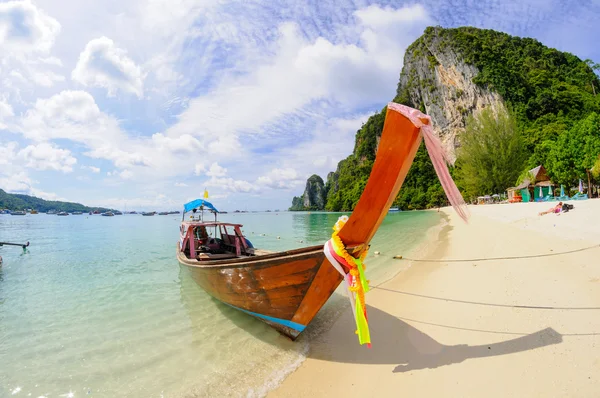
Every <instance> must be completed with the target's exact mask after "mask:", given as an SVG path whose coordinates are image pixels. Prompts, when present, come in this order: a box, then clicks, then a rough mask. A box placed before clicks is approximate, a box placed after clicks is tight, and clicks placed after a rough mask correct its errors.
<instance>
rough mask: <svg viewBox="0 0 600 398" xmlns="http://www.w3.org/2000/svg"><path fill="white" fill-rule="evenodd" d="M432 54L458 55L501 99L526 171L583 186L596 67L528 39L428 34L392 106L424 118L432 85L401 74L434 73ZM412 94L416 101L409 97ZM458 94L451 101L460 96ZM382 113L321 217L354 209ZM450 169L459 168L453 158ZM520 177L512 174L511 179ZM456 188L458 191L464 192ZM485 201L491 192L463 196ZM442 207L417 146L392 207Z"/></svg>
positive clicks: (596, 108)
mask: <svg viewBox="0 0 600 398" xmlns="http://www.w3.org/2000/svg"><path fill="white" fill-rule="evenodd" d="M432 47H435V48H437V50H438V51H444V50H452V51H454V52H455V53H457V54H459V57H462V61H463V62H465V63H466V64H469V65H474V66H475V67H477V69H478V70H479V73H478V74H477V76H476V77H475V78H474V79H473V82H474V83H476V84H477V85H478V86H479V87H482V88H485V89H487V90H490V91H492V92H496V93H498V94H500V95H501V96H502V99H503V100H504V101H505V105H506V107H507V108H508V109H510V110H511V113H512V114H513V115H514V117H515V118H516V125H517V129H518V130H519V132H520V135H521V137H522V139H523V141H524V151H525V157H526V159H527V161H526V162H525V168H526V169H527V168H533V167H535V166H537V165H539V164H543V165H544V166H545V167H546V169H547V170H548V173H549V175H550V177H551V178H552V179H553V180H554V181H555V182H557V183H563V184H567V185H568V184H575V183H576V180H577V179H579V178H586V173H587V171H588V170H590V169H591V168H592V166H593V165H594V162H595V161H596V159H597V158H598V152H600V144H598V142H600V120H599V116H598V114H600V95H599V93H600V80H599V79H598V76H596V74H595V73H594V69H596V70H597V68H598V66H597V65H595V64H593V63H592V62H591V61H582V60H581V59H579V58H578V57H576V56H574V55H572V54H569V53H565V52H560V51H558V50H555V49H552V48H548V47H546V46H544V45H543V44H541V43H540V42H538V41H537V40H534V39H529V38H519V37H514V36H510V35H508V34H505V33H501V32H496V31H493V30H482V29H476V28H471V27H465V28H457V29H442V28H439V27H435V28H433V27H430V28H427V29H426V30H425V33H424V34H423V36H421V37H420V38H419V39H417V40H416V41H415V42H414V43H413V44H412V45H411V46H410V47H409V48H408V50H407V54H406V55H405V67H404V69H403V71H402V74H403V75H404V76H408V78H407V79H406V81H407V83H406V84H404V85H402V84H399V86H398V89H397V96H396V98H394V101H395V102H398V103H402V104H405V105H408V106H411V107H414V108H417V109H421V110H422V111H425V109H426V106H430V105H431V104H432V103H435V102H436V101H437V99H436V96H435V95H432V96H431V97H428V96H427V95H425V96H424V95H423V92H425V93H435V91H436V85H439V82H435V81H432V80H431V79H429V80H427V81H424V80H420V79H419V77H418V76H419V74H418V73H416V71H415V70H414V69H413V70H407V65H406V59H407V58H409V57H413V58H414V57H425V58H426V59H427V64H428V65H429V66H428V67H429V68H430V69H431V70H434V69H435V68H436V66H437V65H438V61H437V59H436V58H435V56H433V55H432V53H431V51H430V50H431V48H432ZM415 90H416V92H418V93H419V95H415V94H414V93H415ZM459 91H460V90H457V92H456V93H455V96H456V97H460V96H461V95H463V93H462V91H460V92H459ZM424 98H425V99H424ZM425 101H428V102H427V103H426V102H425ZM438 105H440V104H438ZM443 105H444V104H442V106H443ZM385 111H386V109H385V108H384V109H383V110H382V111H381V112H379V113H376V114H375V115H373V116H371V118H370V119H369V120H368V121H367V123H365V124H364V125H363V126H362V127H361V129H360V130H358V132H357V134H356V142H355V147H354V152H353V153H352V154H351V155H350V156H349V157H348V158H347V159H345V160H343V161H342V162H340V163H339V165H338V169H337V171H336V174H337V177H338V179H337V184H336V186H337V189H331V188H330V190H329V193H328V196H327V203H326V209H328V210H334V211H339V210H352V209H353V208H354V206H355V205H356V203H357V201H358V199H359V198H360V195H361V193H362V190H363V188H364V186H365V185H366V182H367V179H368V176H369V173H370V171H371V167H372V165H373V161H374V158H375V153H376V148H377V143H378V138H379V137H380V136H381V132H382V129H383V122H384V118H385ZM465 112H468V111H467V110H466V109H465V110H464V112H463V110H461V113H463V114H464V116H467V114H465ZM463 160H464V159H463ZM457 162H458V164H460V163H461V159H460V157H459V158H458V160H457ZM515 167H516V168H520V167H521V166H520V165H518V164H515ZM521 171H522V170H516V171H515V174H516V175H519V174H520V173H521ZM451 172H453V173H454V171H453V170H451ZM459 174H460V173H459ZM509 181H510V179H509V180H502V181H501V182H498V183H497V184H495V185H494V186H493V189H495V190H498V191H500V190H503V189H506V188H507V186H506V185H513V184H515V183H516V181H512V182H509ZM457 182H458V185H459V187H463V186H464V185H465V184H464V182H463V181H460V180H459V181H457ZM481 189H483V188H481ZM490 189H492V188H490ZM491 193H496V192H487V191H486V192H484V191H471V192H469V194H470V195H481V194H491ZM498 193H500V192H498ZM445 203H446V200H445V197H444V194H443V192H442V189H441V186H440V184H439V182H438V180H437V176H436V174H435V171H434V169H433V166H432V165H431V162H430V160H429V157H428V155H427V154H426V152H425V150H424V147H423V145H422V146H421V148H420V149H419V151H418V152H417V155H416V157H415V161H414V163H413V165H412V168H411V170H410V172H409V173H408V175H407V177H406V180H405V182H404V185H403V186H402V190H401V191H400V193H399V195H398V198H397V199H396V201H395V202H394V204H395V205H397V206H399V207H401V208H402V209H422V208H427V207H435V206H439V205H443V204H445Z"/></svg>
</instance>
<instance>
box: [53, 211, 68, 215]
mask: <svg viewBox="0 0 600 398" xmlns="http://www.w3.org/2000/svg"><path fill="white" fill-rule="evenodd" d="M56 215H57V216H68V215H69V213H67V212H66V211H61V212H60V213H56Z"/></svg>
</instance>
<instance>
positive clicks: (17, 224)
mask: <svg viewBox="0 0 600 398" xmlns="http://www.w3.org/2000/svg"><path fill="white" fill-rule="evenodd" d="M339 215H340V214H330V213H312V214H309V213H288V212H283V213H242V214H226V215H223V216H222V217H221V219H222V220H227V221H233V222H236V223H241V224H244V228H243V230H244V232H245V234H246V236H247V237H248V238H249V239H250V240H251V241H252V242H253V244H254V246H256V247H259V248H264V249H269V250H280V249H292V248H296V247H302V246H307V245H311V244H319V243H323V242H324V241H325V240H327V239H328V238H329V235H330V232H331V226H332V225H333V224H334V223H335V221H336V220H337V218H338V217H339ZM180 217H181V216H179V215H169V216H154V217H142V216H140V215H123V216H115V217H100V216H88V215H81V216H73V215H72V216H68V217H58V216H53V215H45V214H39V215H27V216H10V215H0V241H12V242H25V241H30V242H31V246H30V247H29V248H28V249H27V252H26V253H23V250H22V249H21V248H19V247H8V246H4V247H0V256H2V257H3V258H4V265H3V266H1V267H0V364H1V366H0V397H5V396H11V397H28V396H31V397H40V396H43V397H58V396H64V397H69V396H74V397H81V396H85V397H88V396H89V397H204V396H261V395H264V394H265V393H266V392H267V391H268V390H269V389H270V388H272V387H274V386H275V385H277V384H278V383H279V382H280V381H281V380H282V378H283V377H284V376H285V375H286V374H287V373H289V372H290V371H291V370H293V369H294V368H295V367H296V366H298V365H299V364H300V363H301V361H302V360H303V358H304V355H305V354H306V352H307V349H308V346H309V344H310V340H311V339H312V338H314V337H315V336H316V335H317V334H318V333H319V332H320V330H322V329H323V328H326V327H328V326H329V325H330V324H331V322H332V321H333V320H334V319H335V316H336V314H337V313H339V311H340V310H343V309H345V308H344V304H345V302H346V299H345V297H343V296H341V294H337V293H336V294H335V295H334V296H333V297H332V299H331V300H330V302H328V304H327V305H326V306H325V307H324V308H323V310H322V311H321V312H320V313H319V314H318V315H317V317H316V318H315V320H314V321H313V323H311V325H310V326H309V327H308V328H307V330H306V332H305V333H304V334H303V335H302V337H301V338H300V339H298V341H296V342H291V341H289V340H288V339H287V338H285V337H283V336H281V335H279V334H278V333H277V332H275V331H274V330H272V329H271V328H269V327H268V326H266V325H265V324H263V323H262V322H260V321H257V320H255V319H254V318H252V317H250V316H247V315H245V314H242V313H240V312H239V311H237V310H235V309H232V308H230V307H228V306H225V305H223V304H221V303H219V302H217V301H215V300H214V299H212V298H210V297H209V296H208V295H207V294H206V293H204V292H203V291H202V290H201V289H200V288H199V287H198V286H197V285H196V284H195V283H194V282H193V281H192V280H191V279H190V278H189V277H188V275H187V274H186V273H185V272H184V270H182V269H180V266H179V264H178V263H177V261H176V259H175V244H176V242H177V240H178V226H179V222H180ZM439 220H440V218H439V215H438V214H437V213H434V212H406V213H391V214H389V215H388V216H387V217H386V219H385V220H384V223H383V224H382V226H381V228H380V230H379V231H378V233H377V235H376V236H375V238H374V239H373V242H372V249H371V254H370V255H369V258H368V259H367V264H368V265H369V268H368V276H369V278H370V279H371V281H372V283H377V281H381V280H383V279H386V278H387V277H390V276H391V275H393V274H394V273H395V272H397V271H398V268H397V267H398V262H395V263H394V261H393V260H390V258H391V256H393V255H395V254H403V253H406V252H408V251H409V250H411V249H413V248H415V247H416V246H417V244H418V243H419V242H420V241H422V240H423V238H424V236H425V234H426V232H427V230H428V229H429V228H430V227H433V226H435V225H436V224H438V222H439ZM263 234H264V235H263ZM278 236H279V237H280V239H277V237H278ZM374 251H381V253H382V254H381V255H380V256H376V255H374V254H373V252H374ZM338 291H340V290H339V289H338ZM352 332H353V331H349V333H352ZM357 347H358V345H357Z"/></svg>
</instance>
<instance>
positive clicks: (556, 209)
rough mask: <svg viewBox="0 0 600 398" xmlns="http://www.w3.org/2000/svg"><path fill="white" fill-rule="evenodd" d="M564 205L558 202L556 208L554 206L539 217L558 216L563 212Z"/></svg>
mask: <svg viewBox="0 0 600 398" xmlns="http://www.w3.org/2000/svg"><path fill="white" fill-rule="evenodd" d="M562 205H563V202H558V204H557V205H556V206H553V207H551V208H549V209H548V210H546V211H542V212H540V213H539V214H538V215H540V216H543V215H544V214H549V213H556V214H558V213H560V212H561V211H562Z"/></svg>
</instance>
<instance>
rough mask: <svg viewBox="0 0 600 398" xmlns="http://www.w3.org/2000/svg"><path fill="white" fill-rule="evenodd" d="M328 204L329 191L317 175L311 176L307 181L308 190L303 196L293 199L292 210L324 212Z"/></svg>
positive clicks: (306, 189)
mask: <svg viewBox="0 0 600 398" xmlns="http://www.w3.org/2000/svg"><path fill="white" fill-rule="evenodd" d="M326 202H327V190H326V189H325V183H324V182H323V179H322V178H321V177H319V176H318V175H316V174H313V175H312V176H310V178H309V179H308V180H307V181H306V188H304V193H303V194H302V196H295V197H294V198H293V199H292V207H290V210H293V211H302V210H324V209H325V203H326Z"/></svg>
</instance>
